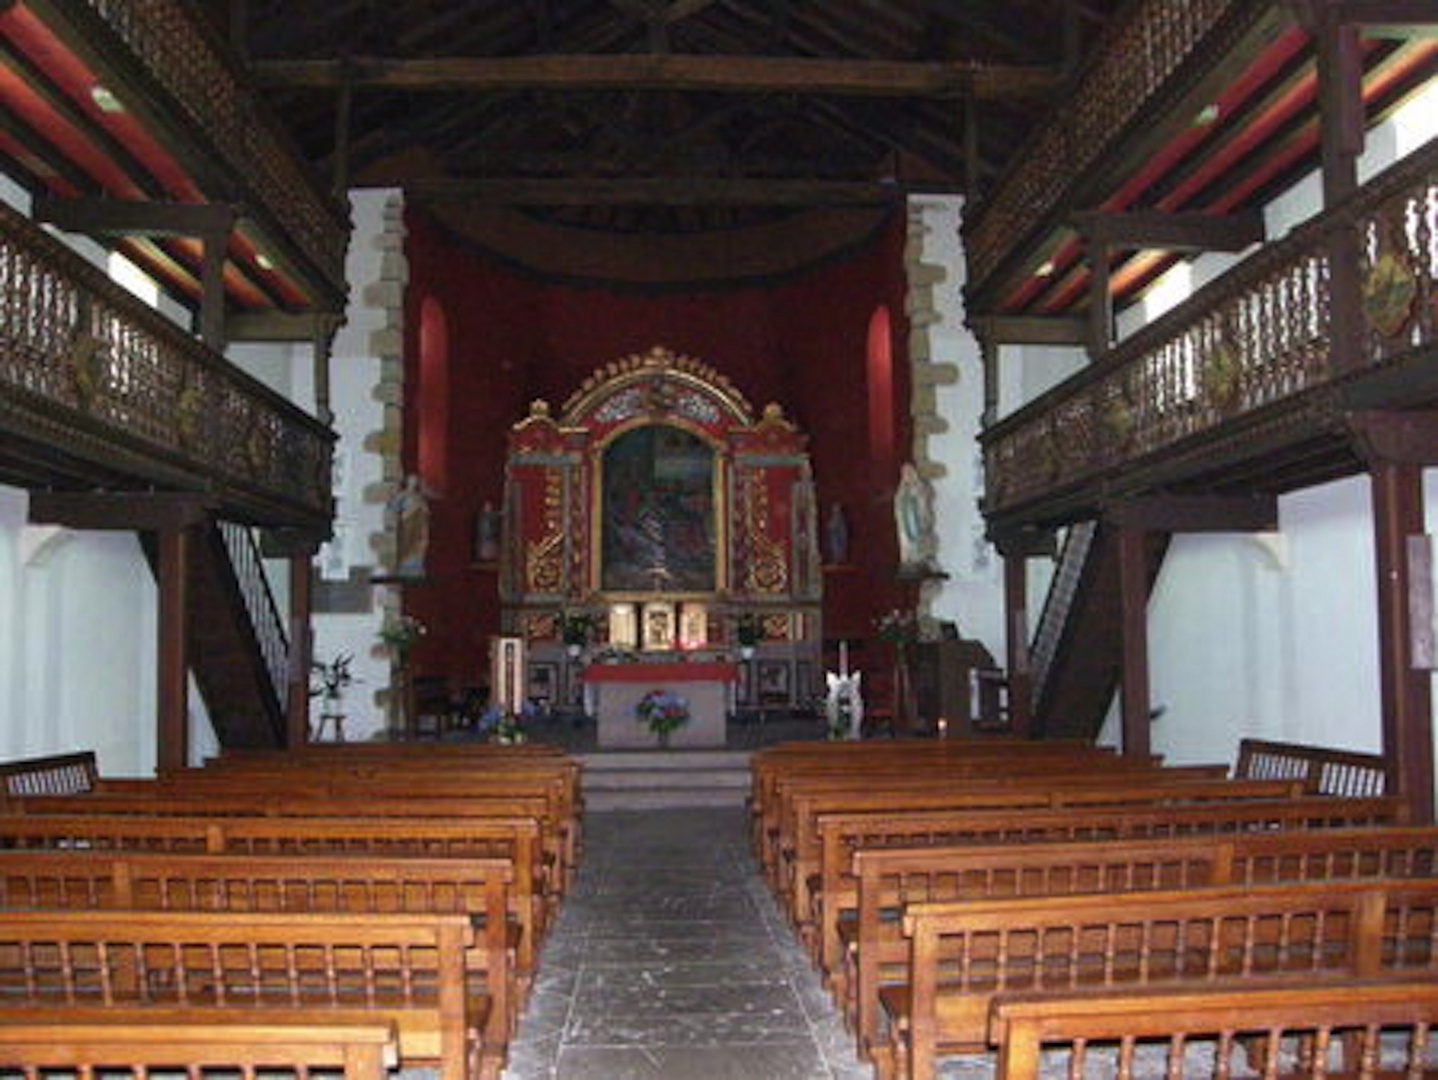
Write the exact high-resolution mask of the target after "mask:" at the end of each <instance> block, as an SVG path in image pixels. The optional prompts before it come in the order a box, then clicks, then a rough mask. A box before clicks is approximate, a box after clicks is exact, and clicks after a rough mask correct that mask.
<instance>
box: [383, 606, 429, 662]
mask: <svg viewBox="0 0 1438 1080" xmlns="http://www.w3.org/2000/svg"><path fill="white" fill-rule="evenodd" d="M425 632H426V630H425V625H424V623H422V622H420V621H419V620H418V619H416V618H415V617H414V616H413V615H401V616H400V617H399V618H397V619H386V620H385V624H384V625H383V626H382V627H380V631H379V639H380V643H381V644H383V645H384V646H385V648H387V649H389V650H390V652H391V653H392V654H393V656H394V662H395V666H396V667H399V668H406V667H408V666H409V653H410V650H411V649H413V648H414V645H415V642H417V641H419V639H420V638H422V637H424V635H425Z"/></svg>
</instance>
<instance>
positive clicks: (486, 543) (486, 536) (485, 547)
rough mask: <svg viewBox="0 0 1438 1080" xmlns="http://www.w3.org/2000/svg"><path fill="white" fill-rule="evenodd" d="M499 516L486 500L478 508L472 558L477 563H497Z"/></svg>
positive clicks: (492, 505) (491, 504)
mask: <svg viewBox="0 0 1438 1080" xmlns="http://www.w3.org/2000/svg"><path fill="white" fill-rule="evenodd" d="M499 533H500V514H499V511H498V510H496V509H495V508H494V504H493V503H492V502H490V501H489V500H488V499H486V500H485V502H484V505H483V506H482V507H480V510H479V519H478V520H477V521H476V522H475V527H474V557H475V559H477V560H478V561H479V562H482V563H487V562H498V561H499Z"/></svg>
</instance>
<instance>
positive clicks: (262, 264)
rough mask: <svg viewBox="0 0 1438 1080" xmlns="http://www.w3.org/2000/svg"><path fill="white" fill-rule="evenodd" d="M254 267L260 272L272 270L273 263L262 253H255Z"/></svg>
mask: <svg viewBox="0 0 1438 1080" xmlns="http://www.w3.org/2000/svg"><path fill="white" fill-rule="evenodd" d="M255 265H256V266H258V267H259V268H260V269H261V270H273V269H274V268H275V261H274V260H273V259H271V258H270V257H269V256H268V255H266V254H265V253H264V252H263V251H257V252H256V253H255Z"/></svg>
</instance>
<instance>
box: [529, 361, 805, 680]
mask: <svg viewBox="0 0 1438 1080" xmlns="http://www.w3.org/2000/svg"><path fill="white" fill-rule="evenodd" d="M815 519H816V512H815V498H814V481H813V472H812V468H811V465H810V461H809V455H808V451H807V437H806V436H805V435H804V434H802V433H801V432H800V431H799V430H798V429H797V428H796V427H795V426H794V424H792V423H791V422H790V421H789V420H788V419H786V418H785V416H784V413H783V410H782V409H781V408H780V407H779V406H778V405H773V404H771V405H768V406H766V407H765V408H764V409H762V410H760V411H758V412H756V411H755V410H754V409H753V408H752V407H751V406H750V404H749V402H748V401H747V400H746V399H745V398H744V396H743V394H741V393H740V392H739V391H738V390H737V389H736V388H735V387H734V386H733V385H732V384H731V383H730V382H729V380H728V379H727V378H725V377H724V376H723V375H722V374H720V373H719V372H718V371H716V370H715V369H714V368H712V367H711V366H709V365H708V364H705V363H702V362H701V361H698V360H695V359H692V358H690V357H686V356H681V355H677V354H675V353H674V352H672V351H670V350H669V349H666V348H663V347H660V346H656V347H655V348H652V349H650V350H649V351H647V352H644V353H637V354H634V355H631V356H627V357H624V358H623V359H620V360H616V361H614V362H612V363H609V364H606V365H605V366H604V367H602V368H600V369H599V370H598V371H596V372H595V373H594V374H593V375H591V376H590V377H589V378H588V379H586V380H585V382H584V384H583V385H582V386H581V387H580V388H579V389H578V390H576V391H575V392H574V393H573V394H572V395H571V396H570V397H569V398H568V399H567V400H566V401H565V402H564V404H563V406H562V407H561V408H560V410H559V411H558V413H557V414H556V413H555V411H554V410H553V409H552V408H551V407H550V405H549V404H548V403H547V402H544V401H538V402H535V403H534V404H533V405H532V406H531V408H530V412H529V415H528V416H526V417H525V418H524V419H523V420H521V421H520V422H519V423H518V424H516V425H515V426H514V427H513V428H512V429H511V431H510V445H509V456H508V460H507V463H506V469H505V504H504V541H503V555H502V558H501V566H500V595H501V601H502V605H503V620H504V625H505V630H506V632H508V633H511V634H516V635H519V636H522V637H523V638H525V639H526V641H527V642H528V643H529V646H530V655H531V656H534V657H538V658H540V662H547V661H545V660H544V659H543V658H544V657H545V656H546V655H547V653H546V651H545V650H546V649H549V648H551V647H552V648H553V649H554V650H556V653H557V654H558V656H559V659H558V662H559V663H560V665H561V666H562V665H563V656H562V650H561V649H560V646H561V640H560V639H561V630H562V626H561V619H562V617H563V616H564V615H566V614H568V615H573V614H576V613H578V612H583V613H585V614H587V615H590V616H592V617H593V619H594V621H595V625H596V626H597V628H598V630H597V635H596V641H595V642H594V644H595V645H602V644H603V643H604V642H605V641H606V640H607V637H608V632H609V629H610V627H609V625H608V620H609V618H610V616H611V613H612V612H613V611H614V610H615V608H616V605H618V606H619V607H620V608H621V609H626V610H634V611H644V610H656V611H670V612H672V613H673V614H674V625H675V627H676V631H675V648H676V651H683V649H684V648H686V647H687V646H686V644H685V642H693V641H698V642H701V643H702V646H703V651H705V652H708V653H713V652H725V651H728V652H731V653H736V652H737V639H736V628H737V625H738V622H739V620H740V619H741V618H742V617H744V616H752V619H751V620H749V621H753V620H757V621H758V622H759V623H760V624H761V625H762V627H763V641H764V645H763V650H764V654H765V656H766V657H767V658H768V660H767V662H770V663H783V664H785V665H787V667H786V669H785V672H784V674H783V675H780V674H776V673H777V672H778V669H777V668H771V669H766V670H769V672H770V674H771V675H772V676H773V681H774V682H775V683H776V684H779V685H783V686H785V687H787V688H789V689H788V693H789V695H790V696H791V697H794V698H797V697H798V696H799V695H800V692H801V687H803V686H806V685H807V683H808V682H809V681H811V680H812V679H813V678H814V675H815V672H814V671H813V668H814V661H815V660H816V659H817V652H818V643H819V641H820V639H821V628H820V626H819V611H820V603H821V600H822V589H823V584H822V580H823V579H822V574H821V567H820V558H819V553H818V545H817V539H816V538H817V526H816V520H815ZM695 612H701V613H702V615H700V616H699V617H700V618H701V619H702V621H703V625H702V626H698V627H696V626H694V625H693V624H692V622H691V623H690V624H689V625H688V626H687V628H685V629H684V630H683V632H682V633H681V632H680V631H679V629H678V628H679V627H680V626H682V625H683V624H684V619H685V616H686V613H691V614H692V613H695ZM801 657H802V658H803V660H804V661H805V662H807V664H808V669H807V670H801V669H800V668H799V667H797V666H796V665H797V664H798V663H799V662H800V658H801ZM560 681H563V680H560Z"/></svg>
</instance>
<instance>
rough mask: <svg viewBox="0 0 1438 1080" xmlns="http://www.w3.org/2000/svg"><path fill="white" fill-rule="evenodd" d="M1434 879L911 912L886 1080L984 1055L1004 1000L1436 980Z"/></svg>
mask: <svg viewBox="0 0 1438 1080" xmlns="http://www.w3.org/2000/svg"><path fill="white" fill-rule="evenodd" d="M1435 920H1438V880H1434V879H1426V880H1404V881H1397V880H1393V879H1385V880H1382V881H1364V882H1343V881H1340V882H1322V883H1316V884H1310V883H1303V884H1287V885H1267V886H1255V887H1246V888H1244V887H1237V888H1235V887H1215V888H1199V889H1193V890H1181V891H1165V890H1160V891H1155V892H1137V893H1101V894H1084V895H1069V896H1052V897H1017V898H1010V899H998V900H984V901H973V902H966V901H958V902H949V903H926V904H911V905H910V906H909V907H908V908H907V909H906V910H905V913H904V934H905V936H906V937H908V938H909V940H910V958H909V964H910V972H911V980H910V983H909V984H908V985H907V986H893V987H885V988H884V989H883V990H882V991H881V995H880V997H881V1002H882V1004H883V1006H884V1010H885V1013H886V1015H887V1017H888V1020H889V1038H888V1053H887V1054H879V1055H876V1064H877V1065H878V1067H879V1072H880V1076H889V1075H900V1076H910V1077H914V1078H916V1080H930V1078H931V1077H932V1076H933V1075H934V1065H935V1059H936V1058H937V1056H938V1055H940V1054H942V1053H954V1052H957V1053H973V1052H982V1051H984V1050H986V1049H987V1047H988V1016H989V1010H990V1006H991V1004H992V1002H993V1000H994V998H995V997H996V996H997V995H1000V994H1008V993H1011V992H1015V991H1061V992H1071V991H1074V990H1078V989H1084V988H1094V989H1097V988H1103V989H1127V988H1130V987H1132V988H1140V987H1144V986H1150V985H1168V984H1171V985H1174V986H1176V987H1183V986H1185V985H1190V984H1194V983H1198V984H1203V985H1210V984H1214V983H1222V982H1231V983H1234V984H1241V983H1244V982H1246V981H1251V980H1254V979H1256V978H1259V977H1264V978H1274V979H1279V978H1281V979H1287V980H1293V981H1305V980H1311V979H1315V978H1323V979H1329V980H1332V979H1335V978H1339V977H1352V978H1359V979H1364V978H1375V977H1378V976H1380V975H1383V974H1385V973H1395V974H1397V973H1401V974H1408V975H1414V976H1419V975H1421V976H1423V977H1425V978H1428V979H1432V978H1433V977H1434V975H1435V974H1438V950H1435V949H1434V948H1433V938H1432V934H1433V930H1434V925H1435Z"/></svg>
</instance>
